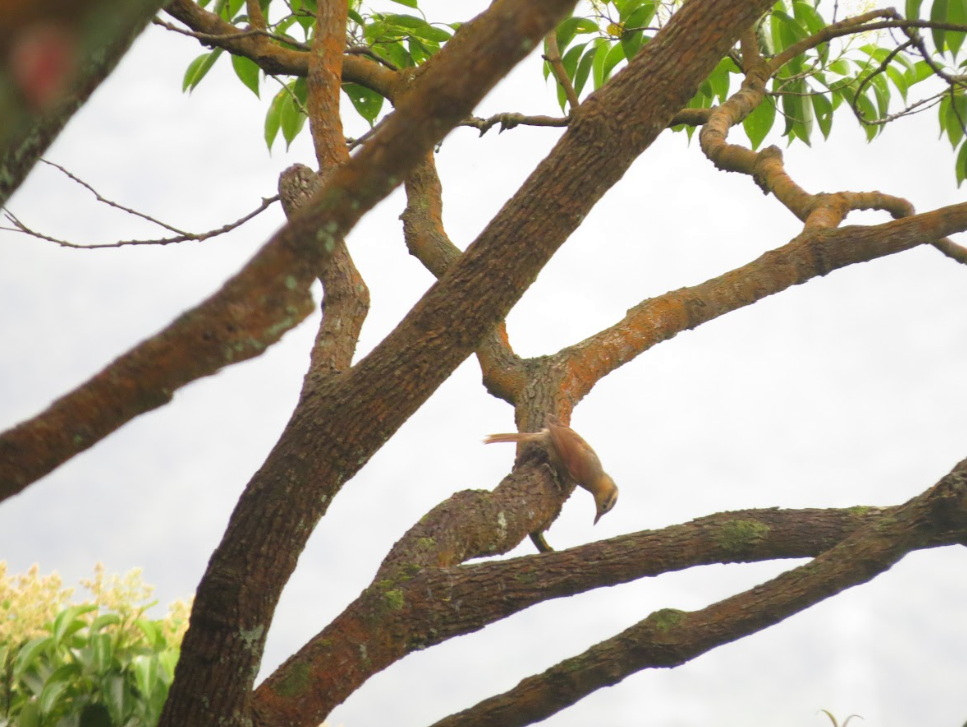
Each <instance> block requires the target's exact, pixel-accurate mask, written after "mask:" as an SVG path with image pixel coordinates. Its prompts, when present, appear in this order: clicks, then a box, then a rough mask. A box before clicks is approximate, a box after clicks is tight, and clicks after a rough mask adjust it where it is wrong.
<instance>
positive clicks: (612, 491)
mask: <svg viewBox="0 0 967 727" xmlns="http://www.w3.org/2000/svg"><path fill="white" fill-rule="evenodd" d="M497 442H518V443H526V442H534V443H536V444H540V445H542V446H543V447H544V448H545V449H546V450H547V454H548V458H549V459H550V462H551V465H553V467H554V468H555V469H556V470H557V471H558V472H560V473H561V475H563V476H566V477H567V478H568V479H570V480H572V481H573V482H574V483H575V484H578V485H580V486H581V487H583V488H584V489H585V490H587V491H588V492H590V493H591V494H592V495H593V496H594V505H595V510H596V512H595V516H594V524H595V525H597V523H598V520H600V519H601V516H602V515H604V514H605V513H608V512H610V511H611V509H612V508H614V506H615V503H616V502H617V501H618V487H617V485H615V483H614V480H612V479H611V476H610V475H608V474H607V473H606V472H605V471H604V468H603V467H602V466H601V460H600V459H598V455H597V454H595V452H594V450H593V449H591V445H590V444H588V443H587V442H585V441H584V439H583V438H582V437H581V435H580V434H578V433H577V432H575V431H574V430H573V429H571V428H570V427H567V426H564V425H563V424H561V422H560V421H559V420H558V419H557V417H554V416H549V417H547V425H546V426H545V427H544V429H541V430H540V431H539V432H513V433H507V434H491V435H488V436H487V437H486V438H485V439H484V444H495V443H497Z"/></svg>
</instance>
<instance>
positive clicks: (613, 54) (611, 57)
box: [604, 43, 625, 81]
mask: <svg viewBox="0 0 967 727" xmlns="http://www.w3.org/2000/svg"><path fill="white" fill-rule="evenodd" d="M624 59H625V47H624V46H623V45H621V43H615V44H614V45H613V46H611V50H610V51H608V57H607V58H605V59H604V80H605V81H607V80H608V79H609V78H611V72H612V71H613V70H614V67H615V66H616V65H618V64H619V63H621V61H623V60H624Z"/></svg>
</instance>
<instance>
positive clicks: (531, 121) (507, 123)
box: [460, 112, 571, 136]
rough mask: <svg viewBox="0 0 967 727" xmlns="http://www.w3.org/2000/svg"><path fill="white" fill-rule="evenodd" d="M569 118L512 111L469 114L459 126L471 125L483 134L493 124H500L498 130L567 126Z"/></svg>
mask: <svg viewBox="0 0 967 727" xmlns="http://www.w3.org/2000/svg"><path fill="white" fill-rule="evenodd" d="M570 122H571V119H570V118H569V117H567V116H540V115H539V116H525V115H524V114H518V113H513V112H505V113H501V114H494V115H493V116H490V117H488V118H486V119H481V118H480V117H478V116H471V117H469V118H466V119H464V120H463V121H461V122H460V125H461V126H472V127H473V128H475V129H478V130H479V131H480V135H481V136H483V135H484V134H486V133H487V132H488V131H490V129H491V127H493V126H494V125H495V124H500V130H501V131H506V130H507V129H513V128H514V127H515V126H567V125H568V124H569V123H570Z"/></svg>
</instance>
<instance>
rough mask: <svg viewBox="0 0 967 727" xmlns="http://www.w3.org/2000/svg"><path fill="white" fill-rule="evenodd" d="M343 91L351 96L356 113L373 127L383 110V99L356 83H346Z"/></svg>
mask: <svg viewBox="0 0 967 727" xmlns="http://www.w3.org/2000/svg"><path fill="white" fill-rule="evenodd" d="M342 90H343V91H344V92H345V93H346V95H347V96H349V100H350V101H352V104H353V108H355V109H356V113H358V114H359V115H360V116H362V117H363V118H364V119H366V121H368V122H369V125H370V126H372V125H373V124H374V123H375V121H376V117H377V116H379V112H380V111H381V110H382V108H383V97H382V96H380V95H379V94H378V93H376V92H375V91H373V90H372V89H369V88H366V87H365V86H359V85H357V84H355V83H344V84H343V86H342Z"/></svg>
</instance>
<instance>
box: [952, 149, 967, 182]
mask: <svg viewBox="0 0 967 727" xmlns="http://www.w3.org/2000/svg"><path fill="white" fill-rule="evenodd" d="M954 171H955V172H956V174H957V187H960V185H961V183H962V182H963V181H964V179H967V144H961V145H960V152H958V154H957V162H956V164H955V166H954Z"/></svg>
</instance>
